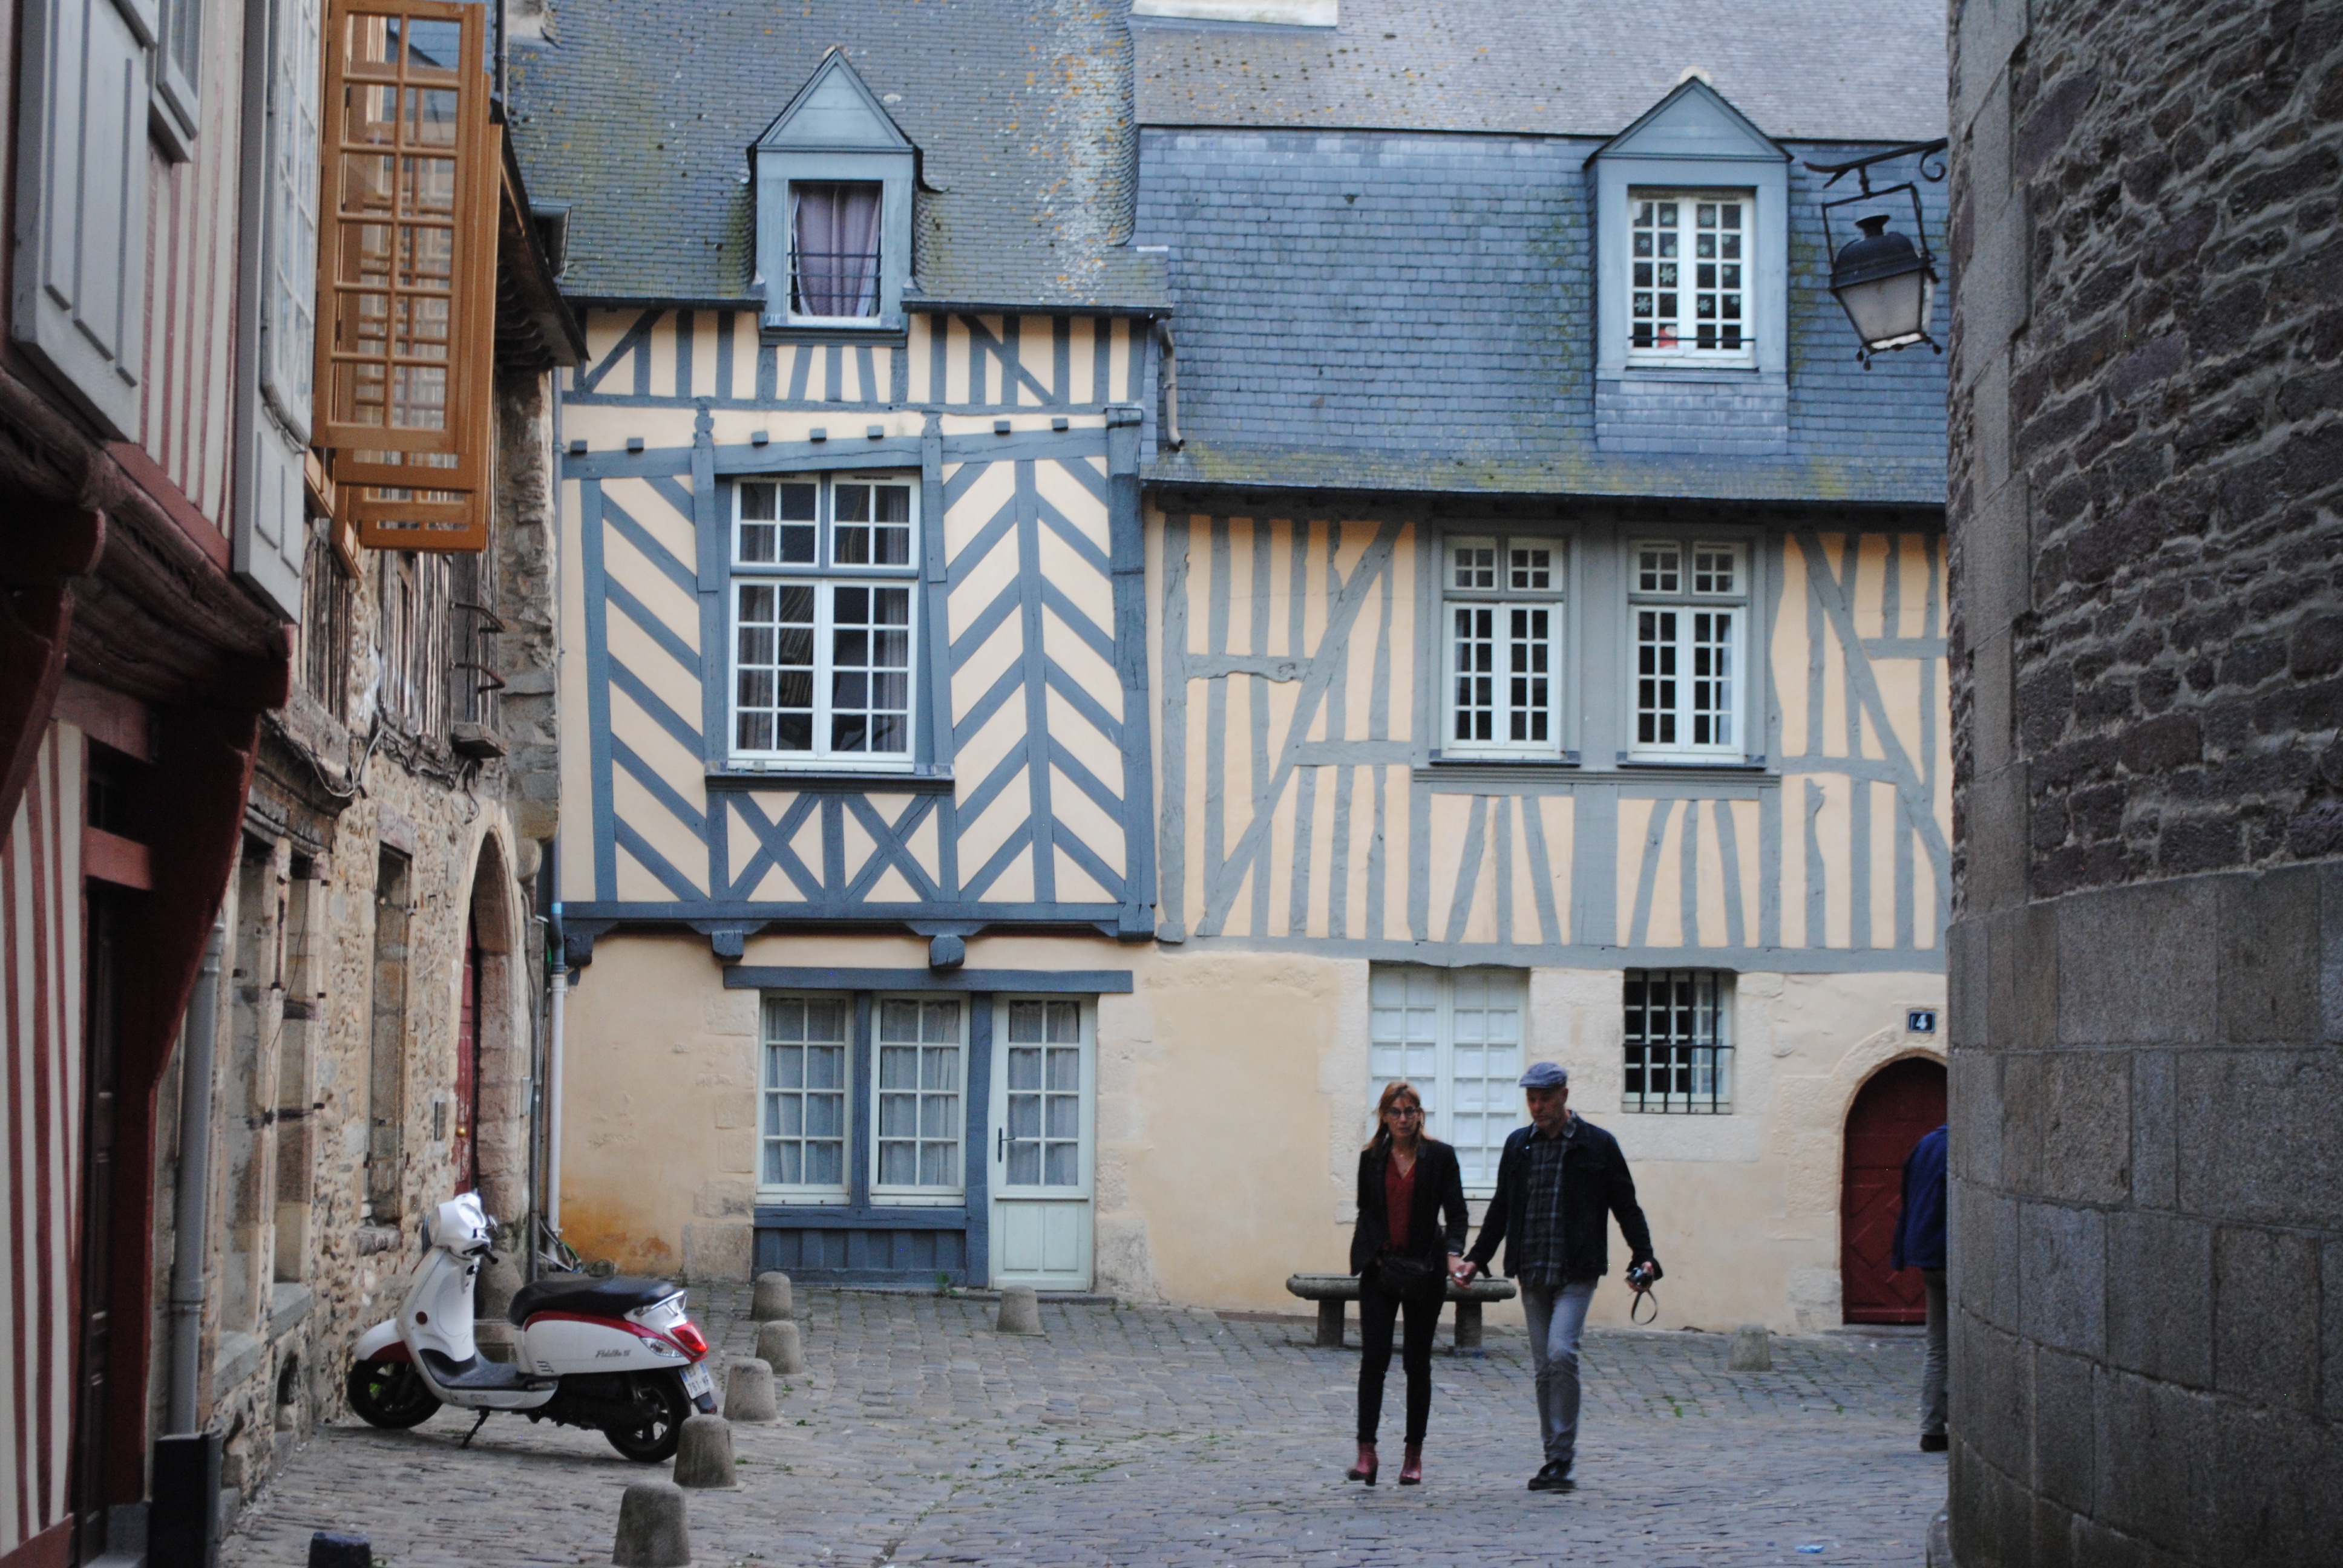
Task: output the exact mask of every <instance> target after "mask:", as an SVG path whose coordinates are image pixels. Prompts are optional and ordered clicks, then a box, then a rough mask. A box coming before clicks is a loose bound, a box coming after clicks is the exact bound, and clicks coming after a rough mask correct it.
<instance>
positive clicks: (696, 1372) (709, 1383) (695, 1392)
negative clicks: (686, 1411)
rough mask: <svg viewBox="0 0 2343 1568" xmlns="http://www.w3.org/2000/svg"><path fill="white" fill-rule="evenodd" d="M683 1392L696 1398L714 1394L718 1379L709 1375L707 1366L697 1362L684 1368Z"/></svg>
mask: <svg viewBox="0 0 2343 1568" xmlns="http://www.w3.org/2000/svg"><path fill="white" fill-rule="evenodd" d="M683 1392H686V1393H688V1394H689V1395H690V1396H691V1397H692V1398H694V1399H699V1397H700V1396H702V1395H703V1394H712V1393H714V1392H716V1380H715V1379H714V1378H712V1377H709V1375H708V1369H707V1368H706V1367H704V1366H701V1365H699V1363H698V1362H693V1363H692V1364H691V1365H690V1366H688V1367H686V1368H684V1369H683Z"/></svg>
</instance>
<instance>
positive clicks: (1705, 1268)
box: [562, 933, 1944, 1330]
mask: <svg viewBox="0 0 2343 1568" xmlns="http://www.w3.org/2000/svg"><path fill="white" fill-rule="evenodd" d="M926 956H927V949H926V943H925V942H924V941H921V940H917V939H912V938H900V937H856V936H847V935H837V936H810V937H766V938H760V939H758V940H753V941H751V942H750V943H749V950H748V953H747V959H746V961H747V962H749V963H751V964H789V965H810V966H828V965H848V966H855V967H867V968H920V967H923V966H924V964H925V962H926ZM968 963H969V966H970V968H985V969H994V968H1000V969H1128V970H1131V972H1132V975H1133V980H1134V990H1133V991H1132V993H1131V994H1130V995H1128V996H1107V997H1103V998H1101V1000H1100V1002H1099V1010H1098V1043H1099V1053H1098V1060H1099V1082H1098V1085H1097V1094H1098V1118H1097V1126H1098V1160H1097V1188H1096V1191H1097V1197H1096V1208H1095V1211H1094V1217H1093V1219H1094V1227H1095V1229H1094V1236H1095V1256H1096V1269H1097V1283H1098V1288H1099V1289H1100V1290H1101V1291H1107V1292H1113V1293H1115V1294H1117V1295H1121V1296H1123V1297H1125V1298H1128V1299H1132V1300H1141V1301H1170V1302H1182V1303H1187V1304H1193V1305H1199V1306H1211V1307H1233V1308H1252V1309H1266V1310H1272V1311H1275V1310H1286V1311H1296V1310H1300V1306H1301V1304H1300V1303H1299V1302H1295V1301H1294V1300H1293V1299H1292V1297H1291V1296H1288V1295H1287V1294H1286V1293H1285V1291H1284V1280H1285V1277H1286V1275H1287V1274H1289V1273H1291V1272H1294V1271H1341V1270H1342V1268H1343V1267H1344V1265H1345V1263H1346V1261H1347V1257H1348V1251H1349V1238H1350V1226H1351V1222H1352V1218H1353V1210H1352V1182H1353V1173H1354V1171H1355V1169H1356V1159H1357V1154H1356V1151H1357V1149H1358V1146H1359V1144H1360V1143H1361V1142H1362V1141H1363V1140H1364V1138H1365V1136H1366V1132H1367V1124H1368V1099H1367V1094H1366V1082H1367V1061H1366V1045H1365V1040H1366V1032H1367V1004H1366V990H1367V976H1368V965H1367V964H1366V962H1365V961H1363V960H1334V959H1323V958H1317V957H1313V956H1309V955H1300V954H1291V953H1262V952H1255V951H1246V950H1241V949H1235V948H1222V947H1210V946H1207V947H1181V946H1172V945H1165V944H1147V945H1143V946H1131V947H1125V946H1119V945H1117V944H1114V943H1111V942H1108V941H1105V940H1101V939H1086V938H1080V937H985V938H977V939H973V940H970V943H969V956H968ZM1619 988H1620V975H1619V971H1617V970H1561V969H1540V970H1532V971H1531V974H1530V1007H1529V1014H1530V1016H1529V1020H1528V1031H1529V1042H1530V1048H1531V1050H1532V1051H1533V1053H1534V1055H1535V1056H1537V1057H1550V1058H1552V1059H1554V1060H1559V1061H1562V1062H1564V1064H1565V1065H1567V1066H1569V1067H1570V1069H1571V1070H1572V1075H1573V1082H1574V1096H1575V1098H1574V1105H1575V1106H1576V1108H1577V1109H1578V1110H1580V1111H1581V1112H1582V1113H1583V1114H1584V1115H1586V1116H1587V1117H1588V1118H1589V1119H1590V1120H1592V1121H1595V1122H1597V1123H1598V1124H1600V1125H1603V1126H1604V1127H1606V1128H1608V1129H1609V1130H1610V1131H1613V1132H1614V1134H1616V1135H1617V1136H1618V1138H1619V1140H1620V1143H1621V1145H1622V1147H1623V1148H1624V1150H1625V1151H1626V1153H1627V1155H1628V1158H1629V1160H1630V1161H1631V1162H1632V1164H1633V1167H1634V1173H1635V1178H1636V1181H1637V1185H1638V1189H1639V1191H1640V1194H1641V1197H1642V1201H1643V1204H1644V1211H1645V1212H1646V1213H1647V1214H1648V1215H1649V1216H1650V1218H1651V1220H1652V1223H1653V1232H1654V1242H1655V1245H1656V1248H1657V1251H1658V1252H1659V1254H1660V1257H1661V1260H1662V1261H1663V1262H1664V1264H1665V1265H1666V1267H1667V1269H1668V1271H1669V1272H1668V1278H1667V1281H1666V1282H1665V1284H1664V1286H1663V1287H1662V1290H1661V1292H1660V1294H1661V1303H1662V1309H1663V1311H1662V1315H1661V1318H1660V1322H1662V1324H1663V1325H1664V1326H1684V1325H1687V1324H1689V1325H1693V1326H1698V1327H1703V1328H1713V1329H1724V1328H1730V1327H1732V1326H1734V1325H1735V1324H1738V1323H1743V1322H1764V1323H1766V1324H1768V1325H1770V1326H1772V1327H1774V1328H1776V1329H1782V1330H1795V1329H1817V1328H1825V1327H1829V1326H1832V1325H1834V1324H1835V1323H1836V1322H1838V1321H1839V1308H1838V1298H1839V1287H1838V1272H1837V1268H1838V1219H1837V1214H1838V1187H1839V1161H1840V1146H1841V1140H1842V1133H1843V1129H1844V1125H1845V1117H1846V1112H1847V1109H1848V1107H1849V1106H1850V1105H1851V1104H1852V1103H1853V1101H1854V1098H1855V1091H1856V1090H1857V1089H1858V1088H1859V1087H1860V1086H1861V1085H1862V1083H1863V1081H1865V1079H1866V1078H1868V1077H1869V1076H1870V1074H1871V1073H1873V1072H1875V1071H1876V1070H1878V1069H1879V1068H1880V1067H1882V1066H1885V1064H1886V1063H1887V1062H1889V1061H1891V1060H1895V1059H1896V1058H1897V1057H1899V1056H1904V1055H1910V1054H1915V1053H1928V1054H1937V1053H1938V1051H1939V1048H1938V1047H1937V1045H1936V1040H1938V1039H1940V1038H1941V1036H1914V1035H1907V1034H1906V1033H1905V1032H1904V1030H1903V1027H1902V1026H1903V1021H1904V1014H1905V1011H1906V1009H1907V1008H1909V1007H1931V1008H1936V1009H1939V1010H1941V1008H1942V1006H1943V1002H1944V980H1943V977H1942V976H1940V975H1933V974H1927V973H1913V974H1838V975H1769V974H1748V975H1743V976H1741V977H1739V979H1738V981H1737V983H1736V986H1735V1002H1734V1026H1735V1040H1736V1044H1737V1050H1736V1052H1735V1055H1736V1058H1737V1067H1736V1074H1737V1081H1736V1086H1735V1111H1734V1113H1733V1114H1731V1115H1729V1116H1724V1117H1702V1118H1694V1117H1657V1116H1644V1115H1624V1114H1622V1113H1620V1111H1619V1110H1618V1106H1619V1102H1620V1090H1621V1079H1622V1073H1621V1068H1620V1032H1621V1020H1620V1013H1619V994H1620V993H1619ZM755 1029H756V1014H755V995H754V993H753V992H749V991H729V992H728V991H726V990H723V989H722V970H721V966H720V965H719V963H718V962H717V960H715V958H714V957H713V956H712V954H711V952H710V950H709V946H708V944H707V942H706V941H705V940H702V939H699V938H697V937H689V936H650V935H626V934H620V933H614V934H612V935H610V936H607V937H605V938H603V939H602V940H600V941H599V942H598V943H597V944H596V947H595V959H594V963H593V965H592V967H591V968H590V969H589V970H586V971H585V972H584V973H583V974H582V975H581V976H580V977H579V978H578V989H577V991H576V993H575V994H574V996H573V1000H572V1003H571V1007H570V1010H569V1013H568V1068H567V1075H568V1111H567V1116H566V1118H565V1126H566V1128H567V1130H568V1136H567V1139H566V1141H565V1146H564V1151H563V1160H562V1171H563V1207H562V1212H563V1220H564V1224H565V1228H566V1229H567V1231H568V1234H569V1236H570V1238H571V1239H572V1241H575V1242H576V1243H577V1244H578V1246H579V1247H580V1249H581V1250H582V1251H585V1252H586V1253H587V1254H588V1256H593V1257H604V1258H608V1259H611V1260H612V1261H616V1262H617V1263H618V1264H619V1266H621V1267H622V1268H627V1269H642V1270H654V1271H657V1270H678V1269H682V1270H684V1271H688V1272H689V1273H691V1274H693V1275H696V1276H699V1277H710V1278H726V1277H731V1278H737V1277H739V1276H741V1275H743V1274H745V1273H746V1271H747V1269H748V1260H749V1229H750V1211H751V1207H752V1205H753V1201H754V1197H755V1188H754V1168H755V1153H756V1149H755V1140H756V1135H755V1123H756V1107H755V1090H756V1070H757V1064H756V1045H755ZM976 1087H977V1088H978V1089H979V1090H980V1091H981V1089H982V1088H983V1086H976ZM1478 1207H1479V1206H1478V1205H1475V1215H1474V1219H1475V1222H1476V1223H1477V1221H1478V1219H1479V1215H1478ZM1612 1251H1613V1259H1612V1261H1613V1265H1614V1273H1615V1272H1616V1271H1618V1270H1620V1269H1624V1267H1625V1263H1626V1257H1625V1252H1624V1247H1623V1246H1622V1245H1621V1244H1620V1243H1619V1242H1618V1241H1617V1238H1616V1236H1615V1233H1614V1242H1613V1248H1612ZM1626 1304H1627V1296H1626V1292H1624V1290H1621V1289H1617V1288H1615V1286H1614V1288H1612V1289H1607V1290H1605V1291H1604V1292H1601V1293H1600V1294H1598V1296H1597V1297H1596V1302H1595V1320H1596V1321H1597V1322H1619V1321H1623V1320H1624V1316H1625V1312H1626ZM1511 1315H1513V1314H1512V1313H1511V1312H1510V1311H1501V1312H1499V1313H1498V1318H1499V1320H1500V1321H1503V1320H1504V1319H1505V1318H1507V1317H1509V1316H1511Z"/></svg>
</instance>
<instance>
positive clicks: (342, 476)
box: [311, 0, 497, 492]
mask: <svg viewBox="0 0 2343 1568" xmlns="http://www.w3.org/2000/svg"><path fill="white" fill-rule="evenodd" d="M486 16H487V12H486V9H485V8H484V7H482V6H479V5H466V4H457V3H453V0H337V4H335V5H334V7H333V10H332V12H331V13H330V22H329V26H330V41H329V45H328V48H327V75H326V94H325V104H326V111H325V113H326V127H325V138H324V146H325V183H324V188H325V191H326V198H325V210H324V212H323V214H322V217H323V222H322V225H321V228H320V233H319V243H318V249H317V299H318V321H317V407H316V408H315V411H314V417H313V421H312V432H311V439H313V440H314V441H316V442H317V444H318V445H320V446H324V447H331V448H332V449H333V451H334V478H335V480H336V482H337V484H340V485H343V486H371V487H405V486H414V485H416V484H417V481H418V480H420V479H425V478H427V480H428V482H429V485H430V487H431V488H432V489H433V490H435V491H462V492H472V491H478V490H482V489H485V488H486V487H487V485H488V453H487V442H486V438H485V437H486V434H487V424H486V418H487V413H488V402H489V397H490V395H491V391H492V382H491V377H492V375H493V372H494V352H493V347H494V335H495V323H496V315H495V311H496V301H495V297H494V291H495V284H496V271H495V268H496V236H497V187H496V184H495V181H494V178H493V176H494V175H495V173H496V170H495V168H494V167H493V165H492V163H491V160H490V158H489V156H488V153H489V151H490V149H491V147H492V146H493V143H492V141H491V136H490V133H491V130H492V127H491V126H490V125H489V123H488V77H487V75H485V74H484V71H483V60H484V57H485V56H484V48H485V43H486V25H487V24H486ZM418 470H420V472H418Z"/></svg>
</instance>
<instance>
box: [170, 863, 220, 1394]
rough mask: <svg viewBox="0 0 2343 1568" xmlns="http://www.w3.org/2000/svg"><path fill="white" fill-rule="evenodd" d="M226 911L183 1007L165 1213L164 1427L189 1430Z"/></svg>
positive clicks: (198, 1353) (199, 1335)
mask: <svg viewBox="0 0 2343 1568" xmlns="http://www.w3.org/2000/svg"><path fill="white" fill-rule="evenodd" d="M226 932H227V911H226V910H225V909H223V910H221V911H220V913H219V915H218V916H217V917H216V918H215V919H214V920H213V921H212V934H211V940H208V941H206V943H205V944H204V962H203V967H202V968H201V969H199V970H196V989H195V994H194V995H193V996H192V997H190V998H189V999H188V1001H187V1025H186V1037H185V1040H183V1042H182V1049H181V1050H180V1053H179V1191H178V1193H177V1198H176V1202H175V1204H174V1205H173V1208H172V1214H171V1361H170V1389H171V1392H170V1402H169V1405H168V1408H167V1410H166V1412H165V1413H166V1420H165V1422H164V1427H165V1430H166V1431H168V1432H194V1431H195V1430H196V1373H197V1372H198V1371H199V1370H200V1367H201V1358H202V1351H203V1337H204V1258H205V1253H206V1251H208V1250H209V1249H208V1248H207V1247H206V1244H205V1243H206V1238H208V1236H209V1235H210V1233H211V1188H212V1182H211V1174H212V1046H213V1041H214V1038H215V1036H216V1034H217V1032H218V1029H219V976H220V951H221V949H222V948H223V946H224V945H225V943H226Z"/></svg>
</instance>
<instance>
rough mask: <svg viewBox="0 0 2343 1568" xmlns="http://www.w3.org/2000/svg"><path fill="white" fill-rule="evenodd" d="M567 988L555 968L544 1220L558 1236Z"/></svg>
mask: <svg viewBox="0 0 2343 1568" xmlns="http://www.w3.org/2000/svg"><path fill="white" fill-rule="evenodd" d="M556 951H557V952H558V948H557V949H556ZM547 990H548V995H549V996H550V997H551V999H552V1000H550V1002H548V1005H547V1007H546V1018H547V1025H548V1028H547V1035H548V1038H547V1040H546V1047H545V1222H546V1225H547V1226H548V1228H549V1229H550V1230H551V1231H553V1233H554V1234H555V1235H557V1236H558V1235H559V1234H560V1233H561V999H562V997H563V996H564V995H565V994H566V993H567V992H568V990H569V971H568V970H567V969H557V970H554V971H553V974H552V977H551V979H550V980H548V984H547Z"/></svg>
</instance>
